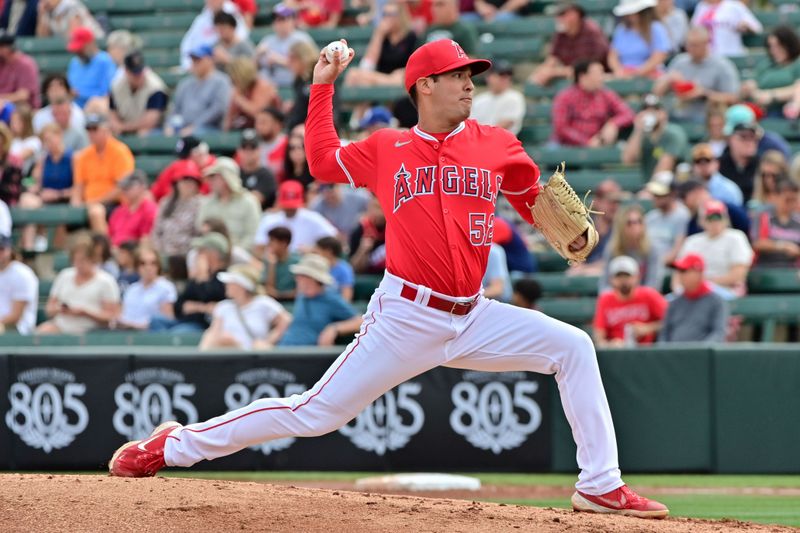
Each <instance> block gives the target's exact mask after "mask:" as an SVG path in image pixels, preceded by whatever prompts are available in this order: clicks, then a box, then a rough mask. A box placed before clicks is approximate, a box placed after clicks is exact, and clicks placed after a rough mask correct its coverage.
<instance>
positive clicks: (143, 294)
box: [119, 254, 178, 329]
mask: <svg viewBox="0 0 800 533" xmlns="http://www.w3.org/2000/svg"><path fill="white" fill-rule="evenodd" d="M153 255H155V254H153ZM142 268H157V265H149V264H148V265H147V266H144V267H140V270H141V269H142ZM177 299H178V292H177V290H176V289H175V285H173V284H172V282H171V281H169V280H167V279H166V278H162V277H158V278H156V279H154V280H150V279H148V280H147V283H145V282H144V281H143V280H141V279H140V280H139V281H137V282H135V283H132V284H131V285H130V287H128V290H126V291H125V296H124V297H123V298H122V314H121V315H120V319H119V321H120V324H122V325H124V326H125V327H128V328H132V329H147V328H148V327H149V326H150V321H151V320H152V319H153V318H155V317H157V316H161V315H163V314H164V313H163V311H162V310H163V309H164V308H165V307H166V306H170V307H171V306H172V304H174V303H175V301H176V300H177Z"/></svg>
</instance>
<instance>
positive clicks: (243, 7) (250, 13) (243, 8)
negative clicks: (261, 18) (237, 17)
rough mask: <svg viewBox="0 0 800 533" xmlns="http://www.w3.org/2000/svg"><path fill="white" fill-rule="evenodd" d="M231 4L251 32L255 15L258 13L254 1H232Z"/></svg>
mask: <svg viewBox="0 0 800 533" xmlns="http://www.w3.org/2000/svg"><path fill="white" fill-rule="evenodd" d="M233 3H234V4H236V7H237V8H239V13H241V14H242V19H243V20H244V22H245V24H247V28H248V29H250V30H252V29H253V25H254V24H255V21H256V13H258V5H257V4H256V0H233Z"/></svg>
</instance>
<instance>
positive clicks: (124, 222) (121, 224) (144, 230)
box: [108, 198, 158, 246]
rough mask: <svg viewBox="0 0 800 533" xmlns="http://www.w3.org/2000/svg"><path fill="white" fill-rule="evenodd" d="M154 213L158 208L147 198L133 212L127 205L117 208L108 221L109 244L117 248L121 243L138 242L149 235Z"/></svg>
mask: <svg viewBox="0 0 800 533" xmlns="http://www.w3.org/2000/svg"><path fill="white" fill-rule="evenodd" d="M156 213H158V206H157V205H156V203H155V202H154V201H153V200H151V199H149V198H145V199H144V200H142V201H141V203H139V206H138V207H137V208H136V209H135V210H133V211H131V210H130V206H129V205H128V204H121V205H120V206H118V207H117V208H116V209H114V212H113V213H111V218H110V219H109V220H108V236H109V238H110V239H111V244H113V245H114V246H119V245H120V244H122V243H123V242H126V241H139V240H141V239H142V237H146V236H148V235H150V231H151V230H152V229H153V223H154V222H155V220H156Z"/></svg>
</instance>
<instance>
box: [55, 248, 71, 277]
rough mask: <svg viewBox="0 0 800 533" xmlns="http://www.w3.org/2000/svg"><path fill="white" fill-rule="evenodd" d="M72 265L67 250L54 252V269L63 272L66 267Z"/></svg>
mask: <svg viewBox="0 0 800 533" xmlns="http://www.w3.org/2000/svg"><path fill="white" fill-rule="evenodd" d="M69 266H71V265H70V260H69V254H68V253H67V252H65V251H63V250H62V251H58V252H56V253H54V254H53V270H55V271H56V272H61V271H62V270H64V269H65V268H67V267H69Z"/></svg>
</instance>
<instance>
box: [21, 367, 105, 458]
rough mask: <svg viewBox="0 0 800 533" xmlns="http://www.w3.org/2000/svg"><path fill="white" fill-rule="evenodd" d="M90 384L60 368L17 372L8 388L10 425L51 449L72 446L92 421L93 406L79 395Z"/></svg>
mask: <svg viewBox="0 0 800 533" xmlns="http://www.w3.org/2000/svg"><path fill="white" fill-rule="evenodd" d="M85 393H86V385H85V384H83V383H76V382H75V374H73V373H72V372H69V371H67V370H62V369H60V368H32V369H30V370H26V371H24V372H21V373H20V374H18V375H17V381H16V383H14V384H12V385H11V387H10V388H9V389H8V399H9V401H10V402H11V409H9V410H8V412H7V413H6V425H7V426H8V427H9V429H11V431H13V432H14V433H16V434H17V435H18V436H19V438H20V439H22V441H23V442H24V443H25V444H27V445H28V446H30V447H31V448H36V449H39V450H42V451H44V452H45V453H48V454H49V453H50V452H51V451H53V450H58V449H61V448H65V447H67V446H69V445H70V444H71V443H72V441H73V440H75V437H77V436H78V435H80V434H81V433H83V431H84V430H85V429H86V426H87V425H88V424H89V410H88V409H86V405H85V404H84V403H83V402H82V401H81V400H80V399H79V397H80V396H83V395H84V394H85Z"/></svg>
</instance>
